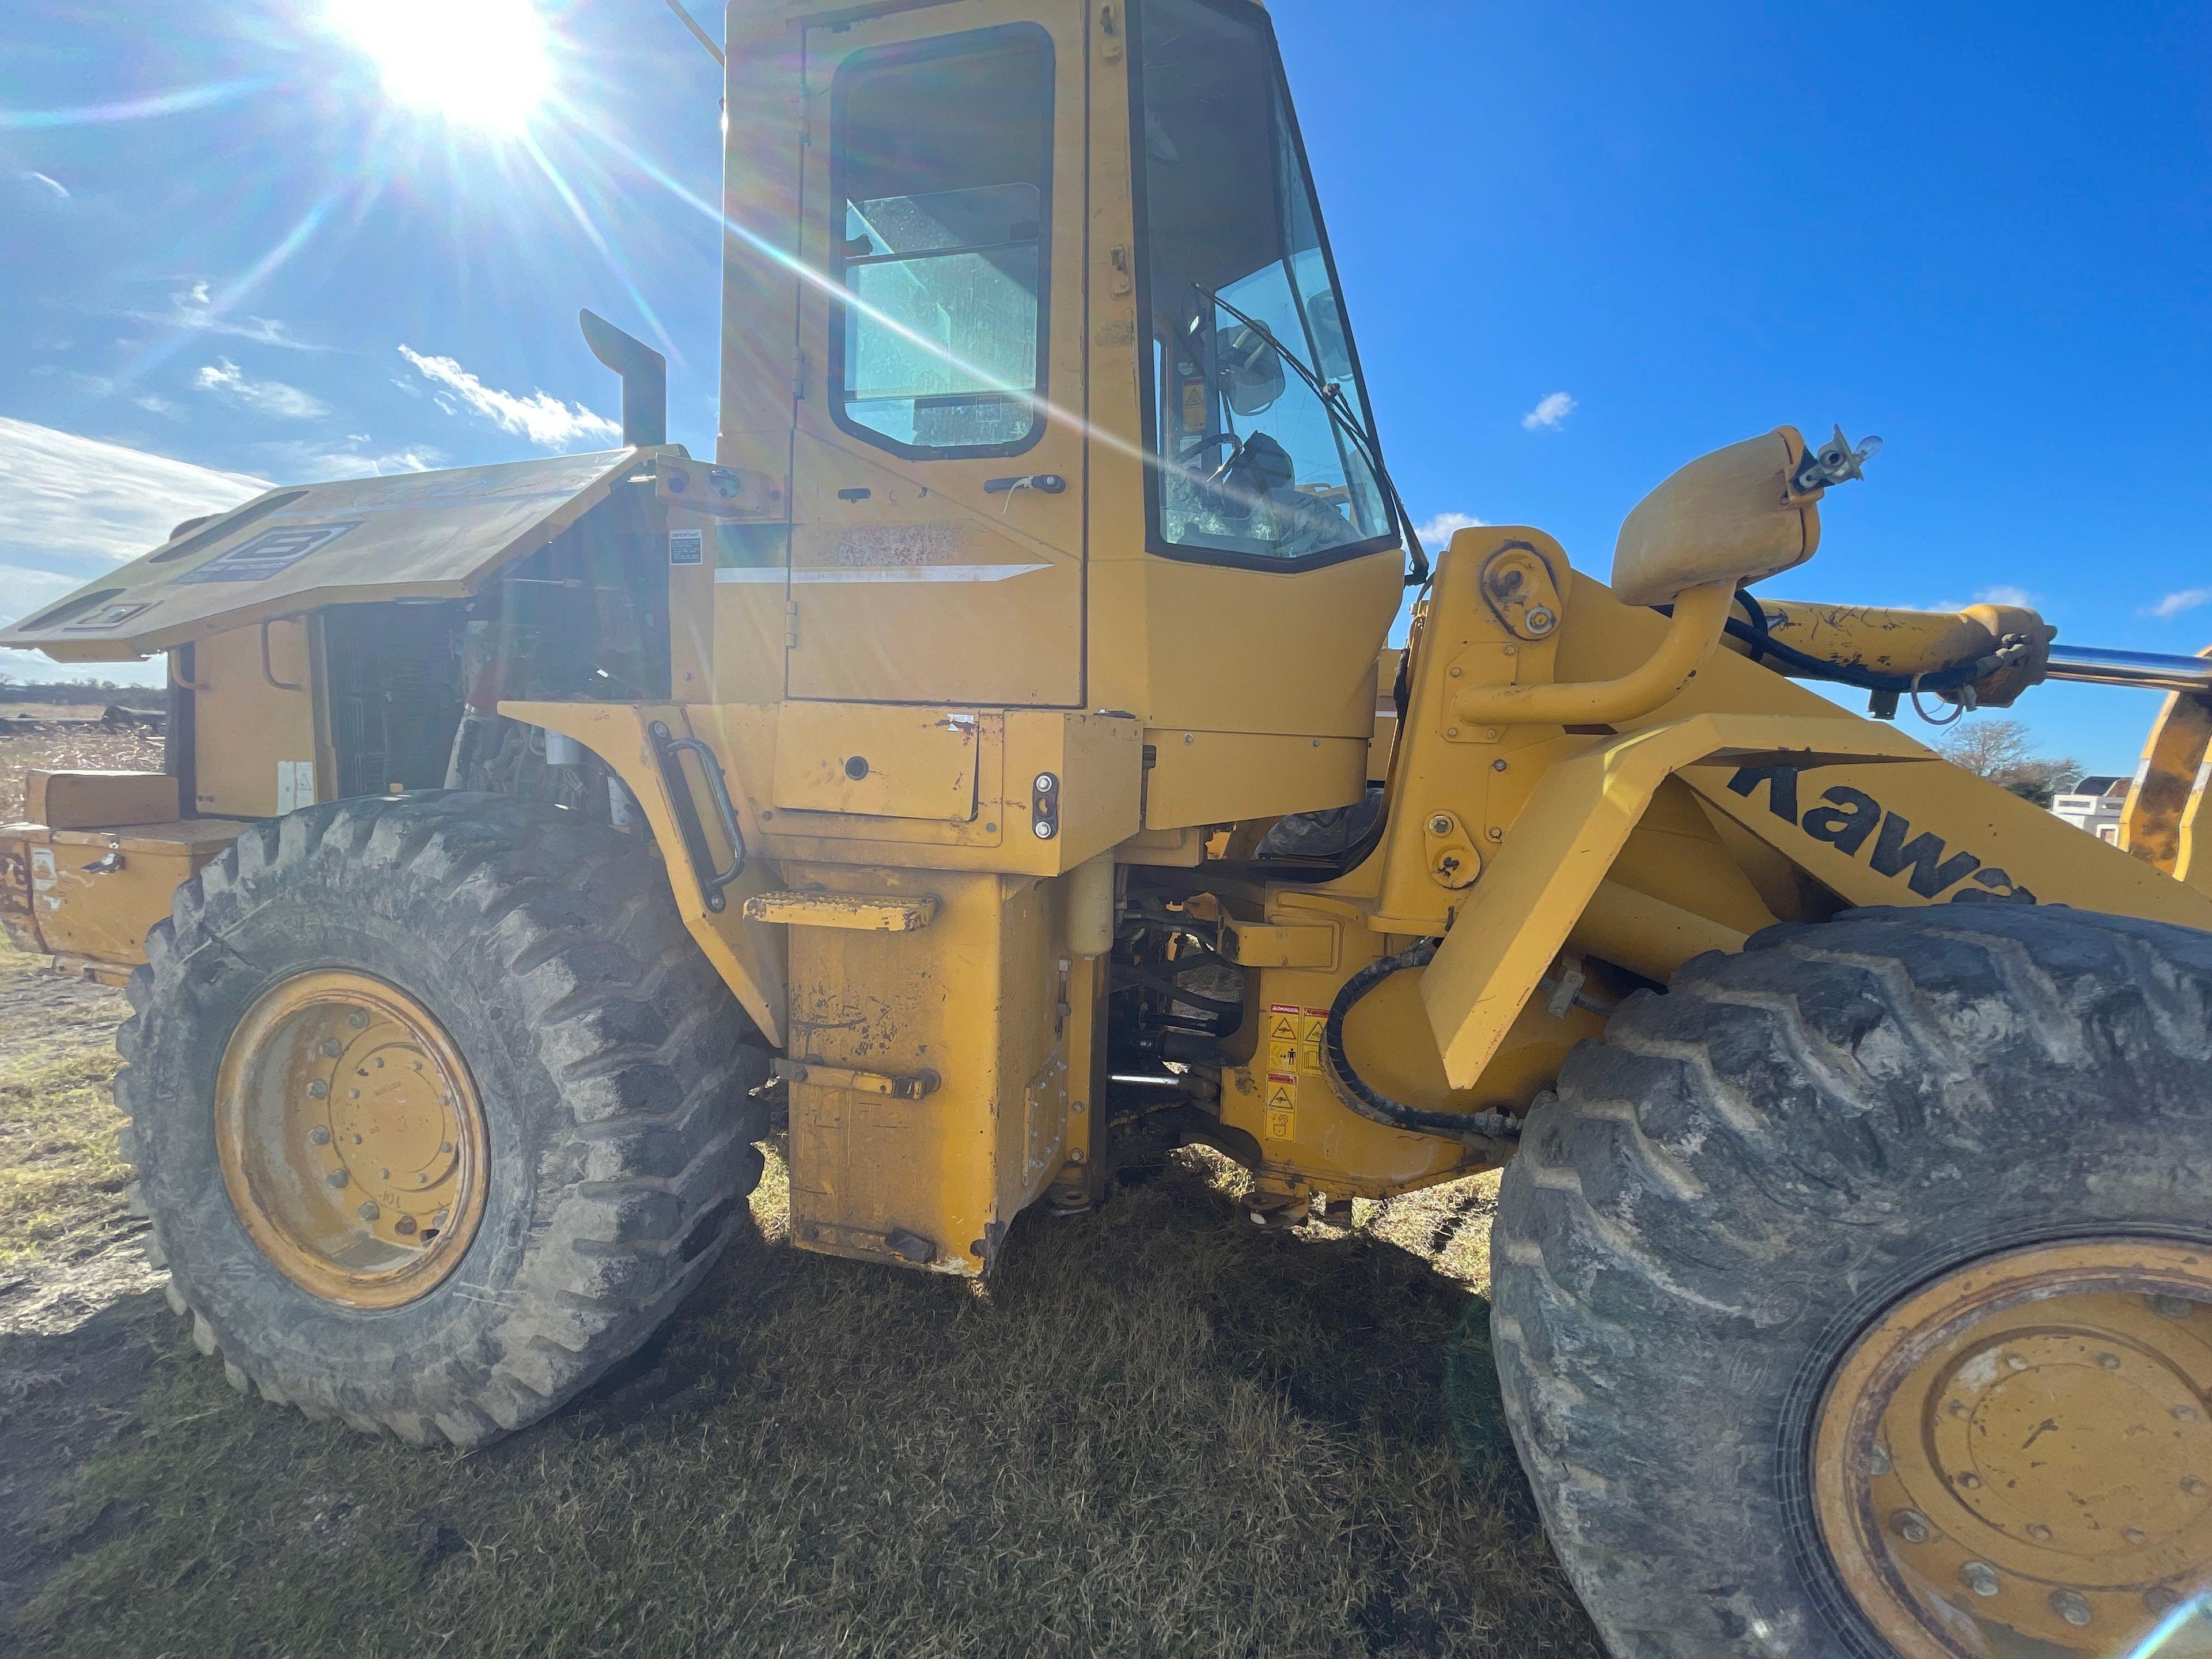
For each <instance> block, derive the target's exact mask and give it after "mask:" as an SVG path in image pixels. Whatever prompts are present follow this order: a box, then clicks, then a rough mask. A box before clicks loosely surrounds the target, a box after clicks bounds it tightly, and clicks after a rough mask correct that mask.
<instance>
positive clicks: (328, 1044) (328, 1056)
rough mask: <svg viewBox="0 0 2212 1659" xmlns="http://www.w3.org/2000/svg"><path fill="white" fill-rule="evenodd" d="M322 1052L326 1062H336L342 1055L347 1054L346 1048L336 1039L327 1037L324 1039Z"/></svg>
mask: <svg viewBox="0 0 2212 1659" xmlns="http://www.w3.org/2000/svg"><path fill="white" fill-rule="evenodd" d="M322 1052H323V1058H324V1059H325V1060H336V1059H337V1057H338V1056H339V1055H340V1054H343V1053H344V1052H345V1048H344V1046H343V1044H342V1043H340V1042H338V1040H337V1038H336V1037H325V1038H324V1039H323V1044H322Z"/></svg>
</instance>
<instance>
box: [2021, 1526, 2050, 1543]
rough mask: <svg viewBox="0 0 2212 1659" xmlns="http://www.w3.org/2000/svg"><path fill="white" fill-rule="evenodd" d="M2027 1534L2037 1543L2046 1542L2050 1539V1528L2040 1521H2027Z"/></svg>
mask: <svg viewBox="0 0 2212 1659" xmlns="http://www.w3.org/2000/svg"><path fill="white" fill-rule="evenodd" d="M2027 1535H2028V1536H2029V1537H2030V1538H2033V1539H2034V1540H2035V1541H2036V1542H2038V1543H2039V1544H2047V1543H2049V1542H2050V1541H2051V1528H2048V1527H2046V1526H2045V1525H2044V1524H2043V1522H2040V1521H2031V1522H2028V1523H2027Z"/></svg>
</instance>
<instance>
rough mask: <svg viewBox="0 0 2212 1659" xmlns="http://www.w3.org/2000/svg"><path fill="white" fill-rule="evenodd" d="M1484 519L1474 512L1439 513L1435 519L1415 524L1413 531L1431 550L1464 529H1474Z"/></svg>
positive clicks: (1423, 544) (1422, 543)
mask: <svg viewBox="0 0 2212 1659" xmlns="http://www.w3.org/2000/svg"><path fill="white" fill-rule="evenodd" d="M1483 522H1484V521H1483V520H1480V519H1478V518H1476V517H1475V516H1474V514H1473V513H1437V516H1436V517H1435V518H1433V519H1430V520H1426V521H1425V522H1424V523H1421V524H1417V525H1415V526H1413V533H1414V534H1415V535H1417V536H1419V538H1421V545H1422V546H1423V547H1425V548H1429V549H1431V550H1434V549H1436V548H1439V547H1442V546H1443V545H1444V544H1445V543H1447V542H1449V541H1450V540H1451V538H1453V537H1454V536H1455V535H1457V534H1458V533H1459V532H1461V531H1462V530H1473V529H1474V528H1476V527H1477V526H1480V524H1482V523H1483Z"/></svg>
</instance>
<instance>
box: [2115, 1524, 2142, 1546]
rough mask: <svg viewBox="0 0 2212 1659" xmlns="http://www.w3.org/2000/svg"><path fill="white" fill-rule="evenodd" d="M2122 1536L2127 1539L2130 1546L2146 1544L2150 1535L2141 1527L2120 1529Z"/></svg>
mask: <svg viewBox="0 0 2212 1659" xmlns="http://www.w3.org/2000/svg"><path fill="white" fill-rule="evenodd" d="M2120 1536H2121V1537H2123V1538H2124V1539H2126V1540H2127V1541H2128V1542H2130V1544H2142V1543H2146V1542H2148V1539H2149V1534H2147V1533H2145V1532H2144V1531H2143V1529H2142V1528H2141V1527H2122V1528H2120Z"/></svg>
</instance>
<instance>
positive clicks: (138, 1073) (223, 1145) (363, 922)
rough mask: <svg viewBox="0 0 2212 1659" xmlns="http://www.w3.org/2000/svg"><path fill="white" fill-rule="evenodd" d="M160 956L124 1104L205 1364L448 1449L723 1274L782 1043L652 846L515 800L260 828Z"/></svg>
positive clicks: (560, 1389) (137, 1026)
mask: <svg viewBox="0 0 2212 1659" xmlns="http://www.w3.org/2000/svg"><path fill="white" fill-rule="evenodd" d="M147 951H148V958H149V960H148V965H147V966H146V967H144V968H142V969H139V970H138V971H137V973H136V974H135V975H132V978H131V987H130V994H131V1006H132V1009H133V1012H132V1015H131V1018H130V1020H129V1021H128V1022H127V1023H126V1024H125V1027H124V1029H123V1031H122V1034H121V1036H120V1038H119V1039H118V1046H119V1047H120V1048H121V1050H122V1053H123V1055H124V1058H125V1061H126V1062H127V1064H126V1066H125V1069H124V1070H123V1072H122V1073H121V1074H120V1075H119V1076H118V1079H117V1082H116V1099H117V1103H118V1105H119V1106H120V1107H121V1109H122V1110H123V1111H124V1113H125V1115H127V1116H128V1117H129V1118H130V1119H131V1122H130V1124H129V1126H128V1127H126V1129H125V1141H124V1152H125V1157H126V1158H127V1159H129V1160H130V1161H131V1162H132V1163H134V1164H136V1165H137V1171H138V1180H137V1183H136V1188H135V1194H136V1197H137V1201H138V1202H139V1203H140V1204H141V1205H142V1206H143V1208H144V1209H145V1210H146V1212H148V1213H149V1216H150V1217H151V1218H152V1221H153V1227H154V1241H155V1245H154V1248H155V1250H156V1251H157V1252H158V1253H159V1255H161V1256H162V1257H164V1258H166V1262H167V1267H168V1268H169V1271H170V1273H171V1275H172V1285H171V1291H170V1296H171V1301H172V1304H173V1305H174V1306H176V1307H177V1308H178V1310H179V1311H180V1312H187V1311H188V1312H189V1313H190V1315H191V1319H192V1322H193V1334H194V1337H195V1340H197V1344H198V1346H199V1347H200V1348H201V1349H202V1351H203V1352H208V1353H210V1354H213V1353H217V1352H219V1353H220V1354H221V1355H222V1358H223V1360H224V1362H225V1364H226V1367H227V1370H228V1375H229V1376H230V1379H231V1381H232V1382H233V1383H234V1384H236V1385H237V1386H238V1387H240V1388H241V1389H248V1388H251V1389H258V1391H259V1392H260V1393H261V1394H262V1395H264V1397H265V1398H267V1399H270V1400H271V1401H277V1402H279V1403H289V1404H292V1405H295V1406H297V1407H300V1408H301V1410H302V1411H304V1412H306V1413H307V1414H308V1415H310V1416H313V1417H322V1416H337V1417H341V1418H343V1419H344V1420H345V1421H346V1422H348V1423H349V1424H351V1425H354V1426H355V1427H356V1428H359V1429H362V1430H366V1431H375V1432H389V1433H392V1434H396V1435H398V1436H399V1437H402V1438H404V1439H406V1440H408V1441H410V1442H413V1443H435V1442H438V1441H446V1442H450V1443H453V1444H455V1445H460V1446H470V1445H476V1444H479V1443H483V1442H484V1441H487V1440H489V1439H492V1438H494V1437H497V1436H498V1435H500V1434H501V1433H504V1432H508V1431H513V1430H516V1429H520V1428H521V1427H523V1426H525V1425H527V1424H529V1423H532V1422H534V1421H535V1420H537V1419H539V1418H541V1417H543V1416H544V1415H545V1414H546V1413H549V1412H550V1411H552V1410H553V1409H554V1408H555V1407H557V1406H559V1405H560V1404H561V1403H562V1401H565V1400H567V1399H568V1398H569V1397H571V1396H572V1395H574V1394H575V1393H577V1392H578V1391H579V1390H580V1389H583V1388H584V1387H586V1385H587V1384H589V1383H591V1382H592V1381H593V1380H594V1379H595V1378H596V1377H598V1376H600V1375H601V1374H602V1373H604V1372H605V1370H607V1369H608V1368H609V1367H611V1366H612V1365H613V1364H616V1363H617V1362H618V1361H619V1360H621V1359H623V1358H625V1357H626V1356H628V1355H629V1353H631V1352H634V1351H635V1349H636V1348H637V1347H638V1346H639V1345H640V1344H641V1343H642V1342H643V1341H644V1340H646V1338H647V1337H648V1336H649V1335H650V1334H652V1333H653V1331H654V1329H655V1328H658V1327H659V1325H660V1324H661V1323H662V1322H664V1321H665V1319H666V1318H667V1316H668V1315H669V1314H670V1313H671V1311H672V1310H674V1308H675V1306H676V1304H678V1302H679V1301H680V1300H681V1299H682V1298H683V1297H684V1296H685V1295H686V1294H687V1293H688V1292H689V1291H690V1290H691V1289H692V1288H693V1287H694V1286H695V1285H696V1284H697V1283H698V1281H699V1280H700V1279H701V1278H702V1277H703V1276H704V1274H705V1273H706V1272H707V1271H708V1268H709V1267H712V1266H713V1264H714V1261H715V1259H716V1257H717V1256H718V1255H720V1251H721V1249H722V1248H723V1246H724V1244H725V1243H726V1240H727V1239H728V1237H730V1235H731V1234H732V1231H733V1229H734V1228H735V1227H736V1225H738V1223H739V1221H740V1220H741V1219H742V1218H743V1214H744V1198H745V1194H747V1193H749V1192H750V1190H751V1188H752V1186H753V1183H754V1182H755V1181H756V1180H757V1178H758V1176H759V1173H760V1169H761V1155H760V1153H759V1152H757V1150H756V1149H755V1147H754V1146H753V1145H752V1142H753V1141H754V1140H755V1139H757V1137H758V1136H759V1135H761V1134H762V1133H763V1132H764V1129H765V1123H764V1121H763V1109H762V1105H761V1103H760V1102H759V1101H757V1099H755V1098H754V1097H752V1094H751V1092H750V1091H752V1090H753V1089H754V1088H755V1087H757V1085H759V1084H760V1083H762V1082H763V1080H764V1079H765V1077H766V1075H767V1058H766V1055H765V1054H764V1052H763V1049H762V1048H760V1047H759V1045H758V1040H757V1036H756V1035H755V1034H754V1032H753V1030H752V1028H751V1026H750V1024H749V1023H748V1022H747V1021H746V1020H745V1018H744V1015H743V1014H742V1013H741V1012H739V1011H738V1006H737V1005H736V1003H735V1001H734V1000H732V997H731V995H730V993H729V991H728V990H727V988H726V987H725V986H724V985H723V984H722V983H721V981H720V979H719V978H718V977H717V976H716V975H715V974H714V970H713V969H712V968H711V966H710V965H709V964H708V963H707V961H706V960H705V958H704V957H702V956H701V954H700V953H699V951H698V950H697V948H696V945H693V943H692V942H691V940H690V937H689V936H688V935H687V933H685V931H684V927H683V924H682V921H681V920H680V918H679V917H678V915H677V914H676V910H675V908H674V905H673V903H672V902H671V898H670V896H669V893H668V890H667V881H666V878H665V876H664V875H663V874H662V872H661V871H660V869H659V866H658V865H657V864H656V863H655V862H654V861H653V859H652V858H651V857H650V856H649V855H648V854H645V853H644V852H643V851H642V850H641V848H639V847H637V846H636V844H635V843H634V842H631V841H630V840H629V838H628V837H626V836H621V835H618V834H617V833H615V832H613V831H611V830H608V829H604V828H601V827H599V826H595V825H592V824H589V823H583V822H580V821H579V820H577V819H576V818H574V817H573V816H571V815H569V814H567V813H563V812H560V811H555V810H552V809H548V808H541V807H534V806H531V805H525V804H522V803H519V802H515V801H513V800H508V799H501V798H497V797H492V796H483V795H466V794H447V795H441V796H433V797H428V798H423V799H398V800H377V799H368V800H355V801H345V802H340V803H337V804H334V805H325V806H319V807H314V808H312V809H310V810H308V811H302V812H297V813H294V814H292V815H290V816H289V817H284V818H282V819H279V820H276V821H275V822H273V823H262V824H256V825H253V826H252V827H249V828H248V829H246V831H245V833H244V834H242V835H241V836H240V837H239V840H238V842H237V844H236V846H235V847H234V848H233V849H232V850H231V851H230V852H228V853H227V854H225V855H224V856H223V857H222V858H221V859H219V860H216V861H215V862H214V863H212V864H210V865H209V866H207V868H206V869H204V871H202V872H200V874H199V875H198V876H197V877H195V878H193V879H192V880H191V882H190V883H188V884H186V885H185V886H184V887H183V888H181V889H179V891H178V895H177V899H176V904H175V908H174V914H173V916H172V918H171V919H170V920H169V921H165V922H163V923H161V924H160V925H159V926H158V927H155V929H154V930H153V933H151V934H150V935H149V939H148V942H147Z"/></svg>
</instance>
